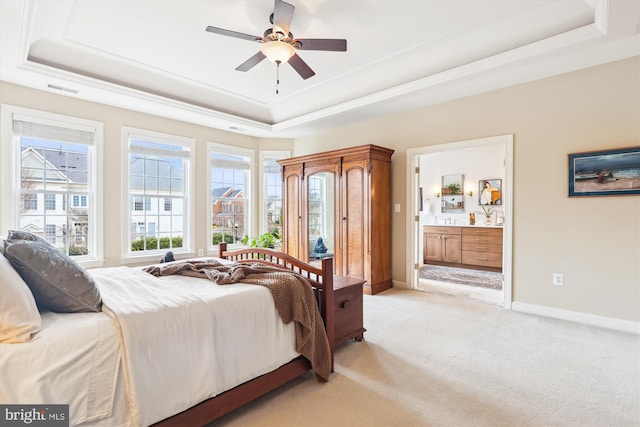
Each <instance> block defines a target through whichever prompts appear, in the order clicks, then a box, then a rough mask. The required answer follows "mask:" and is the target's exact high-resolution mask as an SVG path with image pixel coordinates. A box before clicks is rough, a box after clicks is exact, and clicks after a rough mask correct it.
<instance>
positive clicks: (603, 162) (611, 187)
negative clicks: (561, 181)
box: [569, 147, 640, 197]
mask: <svg viewBox="0 0 640 427" xmlns="http://www.w3.org/2000/svg"><path fill="white" fill-rule="evenodd" d="M622 194H640V147H631V148H620V149H616V150H607V151H591V152H587V153H574V154H569V197H573V196H615V195H622Z"/></svg>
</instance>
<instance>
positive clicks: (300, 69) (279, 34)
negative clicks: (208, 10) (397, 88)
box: [207, 0, 347, 93]
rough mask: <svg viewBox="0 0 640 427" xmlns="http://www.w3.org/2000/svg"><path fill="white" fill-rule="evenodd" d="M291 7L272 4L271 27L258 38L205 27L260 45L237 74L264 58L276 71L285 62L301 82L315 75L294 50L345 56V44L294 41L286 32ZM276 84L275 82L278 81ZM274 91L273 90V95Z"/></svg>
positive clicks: (327, 40)
mask: <svg viewBox="0 0 640 427" xmlns="http://www.w3.org/2000/svg"><path fill="white" fill-rule="evenodd" d="M295 10H296V8H295V6H293V5H291V4H289V3H286V2H284V1H282V0H275V5H274V9H273V13H272V14H271V17H270V19H269V20H270V22H271V23H272V24H273V27H271V28H267V30H266V31H265V32H264V35H263V36H262V37H260V36H253V35H251V34H245V33H239V32H237V31H231V30H225V29H223V28H218V27H212V26H208V27H207V31H208V32H210V33H215V34H220V35H223V36H229V37H235V38H238V39H244V40H250V41H255V42H259V43H262V48H261V49H260V50H259V51H258V53H256V54H255V55H253V56H252V57H251V58H249V59H247V60H246V61H245V62H243V63H242V64H240V65H239V66H238V67H237V68H236V70H237V71H249V70H250V69H252V68H253V67H255V66H256V65H258V64H259V63H260V61H262V60H263V59H265V58H268V59H269V60H270V61H271V62H273V63H275V64H276V65H277V66H278V68H279V66H280V64H281V63H283V62H289V64H291V66H292V67H293V69H294V70H296V72H297V73H298V74H299V75H300V77H302V78H303V79H305V80H306V79H308V78H309V77H313V76H314V75H315V74H316V73H315V72H314V71H313V70H312V69H311V67H309V66H308V65H307V63H306V62H304V61H303V60H302V58H300V57H299V56H298V54H297V53H296V51H297V50H323V51H335V52H346V51H347V41H346V40H344V39H296V38H294V37H293V34H291V32H290V31H289V28H290V26H291V20H292V19H293V13H294V11H295ZM278 82H279V81H278ZM277 92H278V91H277V90H276V93H277Z"/></svg>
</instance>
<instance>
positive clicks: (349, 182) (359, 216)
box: [342, 165, 366, 280]
mask: <svg viewBox="0 0 640 427" xmlns="http://www.w3.org/2000/svg"><path fill="white" fill-rule="evenodd" d="M342 173H343V183H344V188H345V191H344V192H343V195H344V199H343V200H344V201H343V223H344V229H343V233H344V240H345V251H344V253H343V259H344V275H345V276H353V277H363V278H364V277H365V271H364V270H365V254H366V249H365V248H366V230H365V225H366V218H365V211H364V208H365V201H364V194H365V193H364V186H365V175H364V173H365V171H364V170H363V169H362V168H359V167H348V165H347V167H345V165H343V172H342ZM365 280H366V278H365Z"/></svg>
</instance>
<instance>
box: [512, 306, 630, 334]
mask: <svg viewBox="0 0 640 427" xmlns="http://www.w3.org/2000/svg"><path fill="white" fill-rule="evenodd" d="M511 309H512V310H513V311H519V312H522V313H529V314H537V315H539V316H545V317H553V318H555V319H562V320H569V321H571V322H578V323H584V324H586V325H592V326H600V327H602V328H607V329H614V330H616V331H622V332H630V333H633V334H640V322H633V321H631V320H622V319H615V318H613V317H605V316H598V315H595V314H588V313H580V312H578V311H569V310H561V309H559V308H552V307H545V306H542V305H535V304H527V303H523V302H516V301H514V302H512V303H511Z"/></svg>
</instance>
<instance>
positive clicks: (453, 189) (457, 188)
mask: <svg viewBox="0 0 640 427" xmlns="http://www.w3.org/2000/svg"><path fill="white" fill-rule="evenodd" d="M445 188H448V189H449V190H451V194H459V193H460V192H462V187H460V184H458V183H453V184H449V185H447V186H446V187H445Z"/></svg>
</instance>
